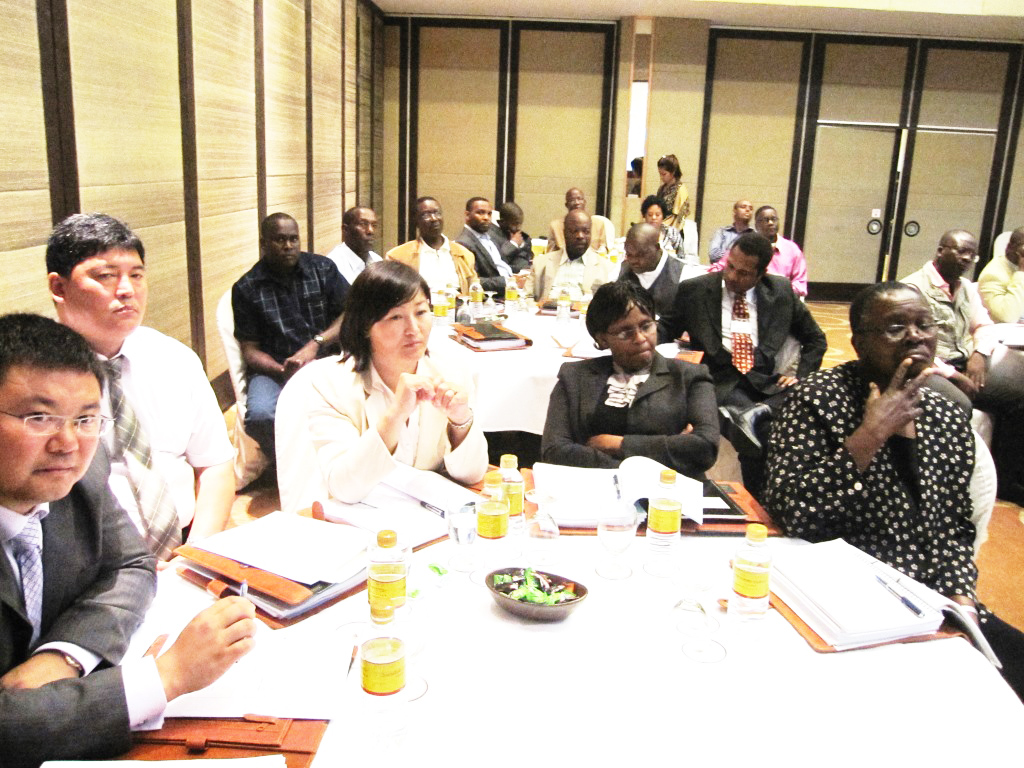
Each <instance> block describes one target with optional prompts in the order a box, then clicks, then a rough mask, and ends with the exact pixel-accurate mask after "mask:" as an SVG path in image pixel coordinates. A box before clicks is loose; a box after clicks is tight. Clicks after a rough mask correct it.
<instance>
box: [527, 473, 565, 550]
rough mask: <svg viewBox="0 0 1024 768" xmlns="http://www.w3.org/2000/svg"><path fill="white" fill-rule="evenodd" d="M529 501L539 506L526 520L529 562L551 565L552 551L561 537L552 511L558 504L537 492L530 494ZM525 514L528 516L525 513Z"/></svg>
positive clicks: (528, 494) (528, 495)
mask: <svg viewBox="0 0 1024 768" xmlns="http://www.w3.org/2000/svg"><path fill="white" fill-rule="evenodd" d="M527 500H528V501H531V502H533V503H534V504H536V505H537V510H536V511H535V512H534V513H533V515H532V516H527V518H526V535H527V537H528V538H529V540H530V551H529V552H528V553H527V560H528V561H529V562H530V563H531V564H532V565H550V563H551V560H552V557H551V555H552V550H553V549H554V548H555V542H557V540H558V537H559V536H560V535H561V531H559V530H558V523H556V522H555V519H554V518H553V517H552V516H551V510H552V509H553V508H554V506H555V504H556V503H557V502H556V501H555V499H553V498H552V497H550V496H545V495H543V494H538V493H537V492H536V491H530V492H528V493H527ZM523 514H526V513H525V511H524V513H523Z"/></svg>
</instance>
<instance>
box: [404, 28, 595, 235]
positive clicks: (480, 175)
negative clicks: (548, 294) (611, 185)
mask: <svg viewBox="0 0 1024 768" xmlns="http://www.w3.org/2000/svg"><path fill="white" fill-rule="evenodd" d="M499 43H500V33H499V31H498V30H497V29H475V28H458V27H423V28H422V29H421V30H420V69H419V95H418V98H419V125H418V129H419V130H418V133H419V135H418V136H417V137H416V139H415V141H416V153H417V155H416V156H417V160H416V162H417V178H416V181H415V185H416V188H415V189H414V190H413V192H414V193H415V195H414V196H416V197H419V196H422V195H431V196H433V197H436V198H437V200H438V202H439V203H440V204H441V209H442V211H443V212H444V215H445V228H444V230H445V234H447V235H448V237H449V238H455V237H457V236H458V234H459V232H461V231H462V228H463V225H464V221H465V217H464V216H463V211H464V210H465V207H466V200H467V199H469V198H470V197H473V196H475V195H481V196H483V197H486V198H488V199H490V198H491V197H492V196H493V195H494V177H495V173H496V172H497V168H496V166H495V147H496V146H497V143H498V109H497V105H498V64H499V62H498V50H499ZM599 103H600V102H599ZM595 156H596V154H595Z"/></svg>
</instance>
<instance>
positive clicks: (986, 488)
mask: <svg viewBox="0 0 1024 768" xmlns="http://www.w3.org/2000/svg"><path fill="white" fill-rule="evenodd" d="M975 413H978V411H975ZM974 463H975V470H974V475H973V476H972V477H971V506H972V508H973V510H974V511H973V514H972V515H971V522H972V523H974V530H975V533H974V559H975V560H977V559H978V552H980V551H981V545H982V544H984V543H985V540H986V539H987V538H988V521H989V519H990V518H991V517H992V508H993V507H994V506H995V503H996V463H995V462H994V461H993V460H992V454H991V453H990V452H989V450H988V446H987V445H985V441H984V440H983V439H982V437H981V435H979V434H978V433H977V432H975V433H974Z"/></svg>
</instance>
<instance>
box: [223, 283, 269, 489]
mask: <svg viewBox="0 0 1024 768" xmlns="http://www.w3.org/2000/svg"><path fill="white" fill-rule="evenodd" d="M217 330H218V331H219V332H220V340H221V343H222V344H223V345H224V356H225V357H226V358H227V363H228V376H229V377H230V378H231V387H232V389H234V391H235V427H234V430H233V431H232V435H231V442H232V443H234V446H235V489H236V490H241V489H242V488H244V487H245V486H247V485H248V484H249V483H251V482H252V481H253V480H255V479H256V478H257V477H259V476H260V475H261V474H262V473H263V470H264V469H266V468H267V463H268V462H267V457H266V456H264V455H263V451H261V450H260V447H259V445H257V443H256V441H255V440H253V439H252V438H251V437H249V435H247V434H246V433H245V361H244V360H243V359H242V350H241V348H240V347H239V345H238V339H236V338H235V315H234V312H232V310H231V291H230V290H229V291H228V292H227V293H225V294H224V295H223V296H221V297H220V301H218V302H217Z"/></svg>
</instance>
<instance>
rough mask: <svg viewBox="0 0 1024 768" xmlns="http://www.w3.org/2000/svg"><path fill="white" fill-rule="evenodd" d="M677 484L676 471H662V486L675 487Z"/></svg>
mask: <svg viewBox="0 0 1024 768" xmlns="http://www.w3.org/2000/svg"><path fill="white" fill-rule="evenodd" d="M675 482H676V471H675V470H674V469H663V470H661V484H662V485H675Z"/></svg>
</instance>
